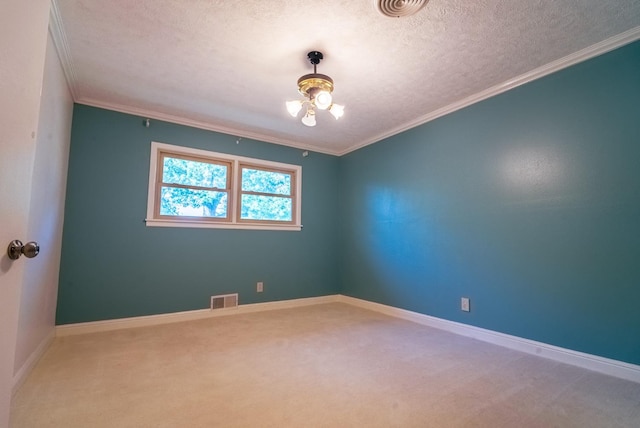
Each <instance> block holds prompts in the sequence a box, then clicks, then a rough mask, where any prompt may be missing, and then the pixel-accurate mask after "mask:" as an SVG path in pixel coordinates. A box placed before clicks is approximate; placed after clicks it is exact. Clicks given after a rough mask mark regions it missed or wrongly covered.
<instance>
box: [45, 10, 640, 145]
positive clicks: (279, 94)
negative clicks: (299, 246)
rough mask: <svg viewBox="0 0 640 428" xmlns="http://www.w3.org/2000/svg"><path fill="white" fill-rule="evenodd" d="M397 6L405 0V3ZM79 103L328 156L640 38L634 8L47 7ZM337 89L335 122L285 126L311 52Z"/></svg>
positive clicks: (321, 118)
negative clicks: (341, 111) (400, 12)
mask: <svg viewBox="0 0 640 428" xmlns="http://www.w3.org/2000/svg"><path fill="white" fill-rule="evenodd" d="M397 1H398V2H401V1H402V0H397ZM52 16H53V20H52V33H53V35H54V40H55V42H56V46H57V47H58V51H59V53H60V56H61V58H62V62H63V67H64V68H65V73H66V75H67V78H68V80H69V83H70V87H71V90H72V93H73V96H74V99H75V101H76V102H78V103H82V104H89V105H94V106H99V107H105V108H110V109H114V110H119V111H124V112H129V113H134V114H138V115H140V116H143V117H151V118H157V119H164V120H169V121H173V122H178V123H185V124H189V125H193V126H197V127H201V128H205V129H212V130H217V131H221V132H225V133H228V134H230V135H231V136H233V137H232V138H235V136H241V137H247V138H255V139H259V140H263V141H268V142H274V143H279V144H285V145H289V146H294V147H300V148H305V149H310V150H315V151H320V152H324V153H331V154H343V153H347V152H349V151H351V150H354V149H356V148H358V147H362V146H364V145H367V144H371V143H373V142H375V141H379V140H380V139H382V138H385V137H388V136H390V135H393V134H395V133H397V132H401V131H403V130H405V129H408V128H410V127H413V126H416V125H418V124H421V123H424V122H426V121H428V120H430V119H433V118H435V117H438V116H440V115H442V114H445V113H447V112H449V111H453V110H455V109H457V108H460V107H462V106H464V105H468V104H469V103H471V102H474V101H477V100H480V99H483V98H486V97H487V96H490V95H493V94H495V93H499V92H500V91H503V90H505V89H508V88H510V87H513V86H515V85H517V84H521V83H523V82H525V81H528V80H531V79H532V78H536V77H539V76H541V75H544V74H547V73H549V72H551V71H553V70H556V69H558V68H561V67H564V66H566V65H568V64H572V63H575V62H577V61H580V60H582V59H585V58H587V57H590V56H593V55H595V54H598V53H602V52H604V51H606V50H610V49H612V48H614V47H616V46H620V45H622V44H625V43H628V42H630V41H633V40H637V39H639V38H640V1H638V0H615V1H613V0H603V1H595V0H511V1H507V0H476V1H463V0H431V1H430V2H429V3H428V4H427V5H426V6H425V7H424V8H423V9H421V10H420V11H419V12H418V13H417V14H415V15H413V16H409V17H403V18H389V17H385V16H383V15H381V14H380V13H379V12H378V11H377V9H376V7H375V0H316V1H292V0H289V1H287V0H268V1H267V0H254V1H250V0H247V1H216V0H136V1H131V0H110V1H104V0H53V8H52ZM310 50H319V51H321V52H323V53H324V60H323V61H322V62H321V63H320V65H319V66H318V72H319V73H323V74H328V75H329V76H331V77H332V78H333V80H334V81H335V90H334V93H333V95H334V101H335V102H337V103H340V104H343V105H344V106H345V107H346V108H345V115H344V116H343V117H342V118H341V119H340V120H338V121H336V120H335V119H333V117H332V116H331V115H330V114H329V113H328V112H322V111H321V112H319V113H318V115H317V122H318V124H317V126H316V127H314V128H309V127H306V126H304V125H303V124H302V123H301V122H300V120H299V119H294V118H292V117H291V116H289V115H288V113H287V111H286V109H285V105H284V103H285V101H287V100H294V99H298V98H299V96H298V93H297V85H296V81H297V79H298V78H299V77H300V76H301V75H303V74H306V73H310V72H312V71H313V70H312V67H311V65H310V64H309V62H308V60H307V58H306V54H307V52H309V51H310Z"/></svg>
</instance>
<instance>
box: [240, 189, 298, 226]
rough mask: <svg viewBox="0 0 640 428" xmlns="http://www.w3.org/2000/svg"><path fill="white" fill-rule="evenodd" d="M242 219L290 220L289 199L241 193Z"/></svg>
mask: <svg viewBox="0 0 640 428" xmlns="http://www.w3.org/2000/svg"><path fill="white" fill-rule="evenodd" d="M241 202H242V203H241V214H240V218H241V219H242V220H272V221H291V220H292V210H291V199H290V198H282V197H278V196H261V195H242V200H241Z"/></svg>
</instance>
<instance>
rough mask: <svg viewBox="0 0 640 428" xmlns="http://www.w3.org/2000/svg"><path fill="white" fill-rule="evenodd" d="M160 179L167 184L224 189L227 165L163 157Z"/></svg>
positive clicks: (225, 186)
mask: <svg viewBox="0 0 640 428" xmlns="http://www.w3.org/2000/svg"><path fill="white" fill-rule="evenodd" d="M162 181H163V182H164V183H167V184H184V185H186V186H200V187H217V188H219V189H226V188H227V167H226V166H225V165H218V164H212V163H207V162H197V161H193V160H187V159H180V158H171V157H165V158H164V162H163V168H162Z"/></svg>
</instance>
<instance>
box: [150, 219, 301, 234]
mask: <svg viewBox="0 0 640 428" xmlns="http://www.w3.org/2000/svg"><path fill="white" fill-rule="evenodd" d="M145 223H146V224H147V227H196V228H203V229H249V230H281V231H287V232H299V231H301V230H302V226H300V225H295V224H286V225H278V224H255V223H254V224H250V223H213V222H209V221H198V220H153V219H145Z"/></svg>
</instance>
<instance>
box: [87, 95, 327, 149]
mask: <svg viewBox="0 0 640 428" xmlns="http://www.w3.org/2000/svg"><path fill="white" fill-rule="evenodd" d="M76 103H78V104H85V105H88V106H91V107H99V108H103V109H106V110H113V111H117V112H120V113H127V114H131V115H134V116H141V117H144V118H149V119H155V120H162V121H164V122H170V123H175V124H178V125H185V126H190V127H192V128H199V129H204V130H207V131H214V132H220V133H222V134H227V135H231V136H233V137H234V138H235V137H242V138H247V139H251V140H256V141H263V142H266V143H273V144H278V145H281V146H287V147H293V148H295V149H300V150H308V151H313V152H316V153H324V154H327V155H333V156H336V155H337V152H336V151H335V150H323V149H321V148H319V147H316V146H311V145H308V144H301V143H294V142H291V141H289V140H285V139H281V138H275V137H272V136H269V135H263V134H259V133H254V132H248V131H244V130H238V129H233V128H228V127H225V126H219V125H214V124H212V123H209V122H204V121H201V120H193V119H188V118H186V117H181V116H175V115H172V114H166V113H160V112H156V111H151V110H147V109H141V108H137V107H130V106H126V105H122V104H115V103H108V102H104V101H100V100H95V99H91V98H84V97H83V98H80V99H78V100H76Z"/></svg>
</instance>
